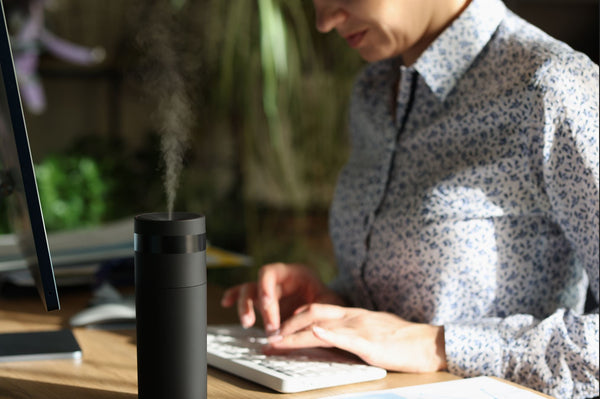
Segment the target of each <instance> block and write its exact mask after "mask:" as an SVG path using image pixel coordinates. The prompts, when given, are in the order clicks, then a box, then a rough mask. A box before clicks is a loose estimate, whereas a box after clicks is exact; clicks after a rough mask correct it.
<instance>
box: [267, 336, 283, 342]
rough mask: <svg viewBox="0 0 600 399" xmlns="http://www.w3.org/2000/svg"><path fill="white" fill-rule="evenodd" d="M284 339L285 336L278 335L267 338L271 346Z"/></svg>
mask: <svg viewBox="0 0 600 399" xmlns="http://www.w3.org/2000/svg"><path fill="white" fill-rule="evenodd" d="M282 339H283V336H281V335H279V334H277V335H271V336H270V337H268V338H267V342H268V343H270V344H273V343H275V342H279V341H281V340H282Z"/></svg>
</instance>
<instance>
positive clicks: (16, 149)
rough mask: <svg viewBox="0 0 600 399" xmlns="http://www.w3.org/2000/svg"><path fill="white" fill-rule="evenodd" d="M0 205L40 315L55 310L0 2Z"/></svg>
mask: <svg viewBox="0 0 600 399" xmlns="http://www.w3.org/2000/svg"><path fill="white" fill-rule="evenodd" d="M0 11H1V13H2V18H0V24H1V26H0V63H1V75H2V79H0V186H1V189H0V200H1V201H6V202H7V208H8V213H9V215H8V216H9V221H10V223H11V226H12V228H13V232H14V233H15V235H16V237H17V241H18V243H19V247H20V249H21V252H22V255H23V257H24V259H25V260H26V261H27V265H28V267H29V269H30V271H31V274H32V276H33V278H34V280H35V282H36V285H37V289H38V292H39V294H40V297H41V299H42V302H43V303H44V306H45V308H46V310H56V309H59V308H60V304H59V301H58V293H57V291H56V281H55V278H54V270H53V268H52V261H51V259H50V251H49V249H48V239H47V236H46V228H45V226H44V219H43V217H42V209H41V205H40V200H39V195H38V191H37V183H36V180H35V172H34V169H33V162H32V159H31V151H30V147H29V139H28V137H27V130H26V127H25V119H24V116H23V108H22V106H21V98H20V95H19V89H18V86H17V79H16V73H15V68H14V62H13V57H12V52H11V46H10V40H9V39H10V38H9V33H8V26H7V24H6V18H5V14H4V7H3V6H2V4H1V2H0Z"/></svg>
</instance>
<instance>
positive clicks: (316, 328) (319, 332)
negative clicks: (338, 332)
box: [312, 326, 327, 334]
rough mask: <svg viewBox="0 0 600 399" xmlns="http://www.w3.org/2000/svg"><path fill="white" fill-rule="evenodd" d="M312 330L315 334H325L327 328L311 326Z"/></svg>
mask: <svg viewBox="0 0 600 399" xmlns="http://www.w3.org/2000/svg"><path fill="white" fill-rule="evenodd" d="M312 330H313V331H314V332H315V333H316V334H327V330H325V329H324V328H321V327H319V326H313V327H312Z"/></svg>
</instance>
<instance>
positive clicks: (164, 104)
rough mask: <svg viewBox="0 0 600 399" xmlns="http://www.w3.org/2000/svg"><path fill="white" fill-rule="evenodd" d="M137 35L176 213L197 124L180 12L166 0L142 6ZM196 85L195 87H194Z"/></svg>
mask: <svg viewBox="0 0 600 399" xmlns="http://www.w3.org/2000/svg"><path fill="white" fill-rule="evenodd" d="M139 10H140V12H139V18H140V19H139V31H138V33H137V36H136V41H137V44H138V46H139V49H140V51H141V52H142V62H141V68H140V71H141V83H142V85H143V86H144V88H145V91H146V94H147V96H148V97H149V99H151V100H152V103H153V104H156V110H154V112H153V113H152V116H151V117H152V122H153V123H154V124H155V125H156V128H157V131H158V132H159V133H160V137H161V139H160V142H161V148H160V150H161V154H162V162H163V164H162V165H161V168H160V169H162V172H163V176H162V180H163V184H164V190H165V195H166V203H167V212H168V213H169V215H170V214H171V213H172V212H173V211H174V206H175V199H176V196H177V190H178V187H179V181H180V175H181V172H182V169H183V165H184V156H185V153H186V150H187V149H188V147H189V141H190V135H191V130H192V127H193V125H194V122H195V121H194V113H193V111H192V110H193V101H192V97H191V96H190V94H189V89H188V88H189V87H190V85H189V83H190V82H191V81H192V80H193V77H192V76H189V75H190V73H189V71H187V70H186V65H185V63H186V58H187V57H186V56H187V55H188V54H187V53H189V50H188V51H187V52H186V49H185V43H183V42H182V40H181V39H180V37H182V36H184V35H182V34H181V33H180V31H179V30H180V29H182V27H181V24H180V22H179V21H178V20H177V17H178V15H177V12H178V10H177V9H175V8H173V7H172V6H170V4H169V2H165V1H154V2H151V1H142V2H141V3H140V4H139ZM192 87H193V85H192Z"/></svg>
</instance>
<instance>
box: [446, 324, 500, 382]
mask: <svg viewBox="0 0 600 399" xmlns="http://www.w3.org/2000/svg"><path fill="white" fill-rule="evenodd" d="M500 320H501V319H495V318H494V319H486V320H483V321H480V322H477V323H448V324H444V340H445V344H446V362H447V364H448V371H449V372H450V373H452V374H454V375H458V376H461V377H476V376H480V375H486V376H496V377H501V376H502V337H501V335H500V332H499V330H498V324H499V323H500Z"/></svg>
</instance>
